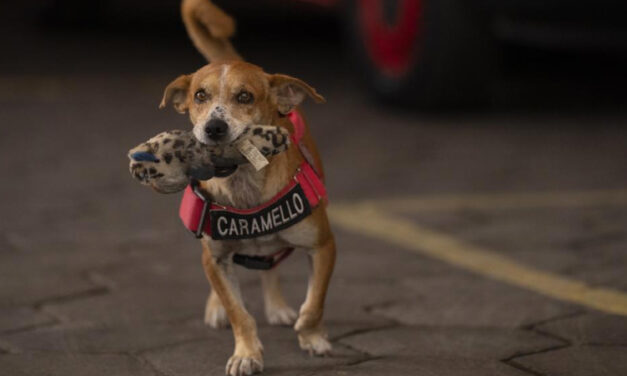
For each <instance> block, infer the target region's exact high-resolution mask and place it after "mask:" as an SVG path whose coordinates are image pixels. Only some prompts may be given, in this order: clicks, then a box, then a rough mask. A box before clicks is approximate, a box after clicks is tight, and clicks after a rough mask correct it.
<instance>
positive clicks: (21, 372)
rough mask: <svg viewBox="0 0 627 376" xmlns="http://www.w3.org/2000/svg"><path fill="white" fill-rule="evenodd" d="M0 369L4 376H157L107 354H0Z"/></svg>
mask: <svg viewBox="0 0 627 376" xmlns="http://www.w3.org/2000/svg"><path fill="white" fill-rule="evenodd" d="M0 372H1V373H2V374H3V375H7V376H9V375H10V376H86V375H89V376H114V375H115V376H157V374H156V373H155V372H154V371H152V370H151V369H150V366H148V365H144V364H142V363H141V362H139V361H138V360H136V359H134V358H133V357H130V356H127V355H111V354H109V355H87V354H69V353H38V354H10V355H2V356H0ZM5 372H6V373H5Z"/></svg>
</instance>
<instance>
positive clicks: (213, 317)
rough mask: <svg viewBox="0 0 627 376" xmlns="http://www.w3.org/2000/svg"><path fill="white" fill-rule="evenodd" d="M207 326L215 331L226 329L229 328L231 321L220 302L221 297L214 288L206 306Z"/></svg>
mask: <svg viewBox="0 0 627 376" xmlns="http://www.w3.org/2000/svg"><path fill="white" fill-rule="evenodd" d="M205 324H207V325H209V326H210V327H212V328H214V329H221V328H226V327H227V326H229V319H228V317H226V311H225V310H224V306H223V305H222V302H221V301H220V297H219V296H218V294H217V293H216V291H215V290H214V289H213V288H212V289H211V292H210V293H209V297H208V298H207V304H206V305H205Z"/></svg>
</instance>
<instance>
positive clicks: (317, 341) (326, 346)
mask: <svg viewBox="0 0 627 376" xmlns="http://www.w3.org/2000/svg"><path fill="white" fill-rule="evenodd" d="M298 343H299V345H300V348H301V349H302V350H304V351H307V352H308V353H309V355H312V356H313V355H315V356H325V355H330V354H331V350H332V349H333V346H331V342H329V340H328V339H327V335H326V333H325V331H324V330H323V329H313V330H304V331H301V332H298Z"/></svg>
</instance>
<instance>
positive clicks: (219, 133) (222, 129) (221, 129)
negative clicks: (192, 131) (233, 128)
mask: <svg viewBox="0 0 627 376" xmlns="http://www.w3.org/2000/svg"><path fill="white" fill-rule="evenodd" d="M228 128H229V125H228V124H227V123H226V122H225V121H224V120H222V119H211V120H209V122H208V123H207V126H206V127H205V132H206V133H207V136H209V138H210V139H212V140H214V141H219V140H220V139H222V138H224V136H226V131H227V130H228Z"/></svg>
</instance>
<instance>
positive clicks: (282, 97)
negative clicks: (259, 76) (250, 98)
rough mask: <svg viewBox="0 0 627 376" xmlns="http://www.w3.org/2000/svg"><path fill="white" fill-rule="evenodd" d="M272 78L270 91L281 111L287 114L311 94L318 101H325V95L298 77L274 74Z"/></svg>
mask: <svg viewBox="0 0 627 376" xmlns="http://www.w3.org/2000/svg"><path fill="white" fill-rule="evenodd" d="M269 79H270V93H271V95H272V96H273V97H274V100H275V101H276V104H277V106H278V108H279V112H280V113H282V114H287V113H288V112H290V111H292V109H293V108H294V107H296V106H298V105H299V104H300V103H301V102H302V101H304V100H305V98H307V96H310V97H311V98H312V99H313V100H315V101H316V103H324V102H326V100H325V99H324V97H323V96H322V95H320V94H318V92H316V89H314V88H313V87H311V86H309V85H307V84H306V83H305V82H303V81H301V80H299V79H298V78H294V77H290V76H287V75H284V74H272V75H270V77H269Z"/></svg>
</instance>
